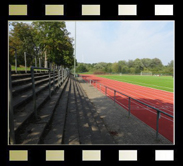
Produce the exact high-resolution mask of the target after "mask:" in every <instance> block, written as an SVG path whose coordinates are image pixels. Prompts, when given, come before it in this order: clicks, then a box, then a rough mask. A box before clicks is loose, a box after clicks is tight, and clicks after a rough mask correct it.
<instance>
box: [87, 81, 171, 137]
mask: <svg viewBox="0 0 183 166" xmlns="http://www.w3.org/2000/svg"><path fill="white" fill-rule="evenodd" d="M89 82H90V84H91V83H92V82H94V83H96V84H97V81H94V80H91V79H89ZM98 84H99V85H100V88H101V85H102V86H103V87H105V95H107V89H110V90H112V91H114V103H115V98H116V92H117V93H119V94H121V95H124V96H126V97H128V98H129V103H128V111H129V114H128V115H129V116H130V101H131V99H132V100H135V101H137V102H139V103H141V104H143V105H145V106H147V107H149V108H152V109H154V110H156V111H157V120H156V139H158V130H159V118H160V113H162V114H164V115H167V116H169V117H171V118H173V116H172V115H170V114H168V113H166V112H163V111H161V110H159V109H158V108H155V107H153V106H151V105H148V104H146V103H143V102H142V101H140V100H137V99H134V98H133V97H130V96H128V95H126V94H124V93H122V92H119V91H117V90H115V89H113V88H111V87H108V86H106V85H104V84H101V83H98Z"/></svg>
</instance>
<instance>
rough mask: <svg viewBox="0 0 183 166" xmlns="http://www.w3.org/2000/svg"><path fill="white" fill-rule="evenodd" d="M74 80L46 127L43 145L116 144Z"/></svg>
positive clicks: (71, 78) (69, 84)
mask: <svg viewBox="0 0 183 166" xmlns="http://www.w3.org/2000/svg"><path fill="white" fill-rule="evenodd" d="M86 98H87V96H85V94H84V93H83V89H82V88H81V86H80V84H79V83H78V82H77V81H76V80H75V78H74V77H73V76H71V77H70V81H69V83H68V85H67V87H66V89H65V91H64V92H63V95H62V97H61V99H60V100H59V102H58V105H57V107H56V109H55V112H54V115H53V119H52V120H51V123H50V124H49V126H47V129H46V132H45V135H44V137H43V139H42V142H41V143H42V144H70V145H72V144H74V145H77V144H113V143H114V141H113V139H112V137H111V136H110V134H109V132H108V131H107V129H106V127H105V125H104V123H103V121H102V120H101V119H100V117H99V116H98V114H97V112H96V110H95V109H94V107H93V105H92V104H91V105H90V104H88V103H87V102H89V101H88V100H86Z"/></svg>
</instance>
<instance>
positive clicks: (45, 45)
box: [9, 22, 74, 68]
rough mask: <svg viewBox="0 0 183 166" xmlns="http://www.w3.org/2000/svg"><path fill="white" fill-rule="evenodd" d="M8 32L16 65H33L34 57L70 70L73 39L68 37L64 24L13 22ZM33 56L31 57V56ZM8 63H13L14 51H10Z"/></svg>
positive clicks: (72, 57)
mask: <svg viewBox="0 0 183 166" xmlns="http://www.w3.org/2000/svg"><path fill="white" fill-rule="evenodd" d="M11 25H12V26H13V29H12V30H11V31H10V35H9V42H10V46H13V47H15V48H17V54H18V64H24V52H27V53H29V55H27V64H28V66H29V65H33V64H32V63H33V60H34V56H37V57H39V58H42V59H43V58H44V56H45V52H46V54H47V59H48V61H50V62H53V63H55V64H57V65H62V66H64V67H69V68H71V67H72V66H73V64H74V56H73V52H74V48H73V44H72V42H73V39H72V38H70V37H69V32H68V31H67V29H66V25H65V22H32V23H31V24H26V23H22V22H13V23H12V24H11ZM30 54H31V55H33V56H31V55H30ZM10 63H14V50H12V49H10Z"/></svg>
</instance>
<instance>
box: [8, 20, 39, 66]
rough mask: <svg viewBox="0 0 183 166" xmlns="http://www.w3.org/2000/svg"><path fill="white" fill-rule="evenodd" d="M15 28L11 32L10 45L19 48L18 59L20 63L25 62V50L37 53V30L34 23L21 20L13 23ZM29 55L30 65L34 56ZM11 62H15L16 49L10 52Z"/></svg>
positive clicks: (33, 53)
mask: <svg viewBox="0 0 183 166" xmlns="http://www.w3.org/2000/svg"><path fill="white" fill-rule="evenodd" d="M11 25H12V26H13V29H12V30H11V31H10V34H9V45H10V46H13V47H15V48H16V49H17V60H18V65H19V64H24V52H27V53H29V54H31V55H36V51H35V46H36V43H37V41H36V38H35V36H36V35H37V32H36V30H35V29H34V27H33V26H32V25H29V24H26V23H22V22H21V23H20V22H13V23H11ZM31 55H27V57H26V59H27V65H28V66H30V65H31V64H32V62H33V59H34V57H33V56H31ZM9 57H10V63H14V50H12V49H10V52H9Z"/></svg>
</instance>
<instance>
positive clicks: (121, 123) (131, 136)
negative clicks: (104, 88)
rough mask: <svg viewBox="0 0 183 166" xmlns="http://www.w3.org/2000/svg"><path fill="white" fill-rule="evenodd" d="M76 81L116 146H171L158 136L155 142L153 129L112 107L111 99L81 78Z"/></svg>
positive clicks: (114, 106)
mask: <svg viewBox="0 0 183 166" xmlns="http://www.w3.org/2000/svg"><path fill="white" fill-rule="evenodd" d="M78 80H79V82H80V84H81V86H82V88H83V89H84V91H85V92H86V94H87V96H88V98H89V99H90V101H91V102H92V104H93V105H94V106H95V107H96V110H97V112H98V114H99V115H100V118H101V119H103V121H104V123H105V125H106V127H107V129H108V131H109V132H110V133H111V134H112V135H113V138H114V140H115V142H116V143H117V144H125V145H128V144H137V145H139V144H143V145H144V144H172V142H170V141H169V140H167V139H166V138H165V137H163V136H162V135H160V134H159V140H156V131H155V130H154V129H152V128H151V127H149V126H148V125H146V124H145V123H144V122H142V121H141V120H139V119H138V118H136V117H135V116H133V115H132V114H131V115H130V118H128V111H126V110H125V109H124V108H122V107H121V106H119V105H118V104H115V105H114V102H113V101H112V100H111V99H109V98H108V97H107V96H105V95H104V94H103V93H101V92H100V91H98V90H97V89H96V88H94V87H93V86H91V85H90V84H88V83H86V82H85V81H84V80H82V78H81V77H78Z"/></svg>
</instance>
